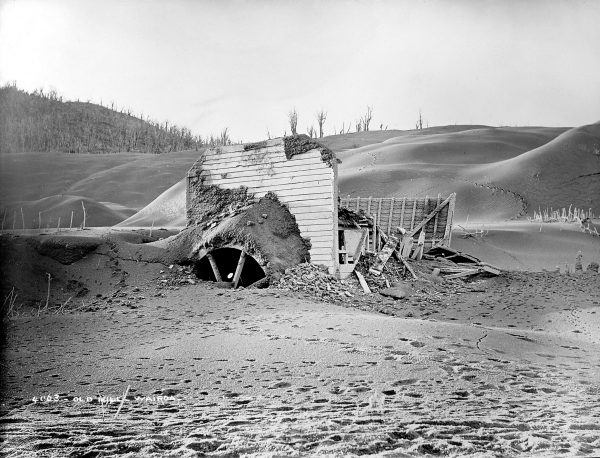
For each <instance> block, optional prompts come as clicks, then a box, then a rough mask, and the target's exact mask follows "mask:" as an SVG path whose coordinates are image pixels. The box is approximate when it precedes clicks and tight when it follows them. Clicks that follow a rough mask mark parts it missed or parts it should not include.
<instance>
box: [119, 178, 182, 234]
mask: <svg viewBox="0 0 600 458" xmlns="http://www.w3.org/2000/svg"><path fill="white" fill-rule="evenodd" d="M186 183H187V182H186V180H185V179H184V180H181V181H179V182H178V183H177V184H175V185H173V186H171V187H170V188H169V189H167V190H166V191H164V192H163V193H162V194H161V195H160V196H158V197H157V198H156V199H154V200H153V201H152V202H151V203H150V204H148V205H146V206H145V207H144V208H142V209H141V210H140V211H139V212H137V213H135V214H134V215H132V216H130V217H129V218H127V219H126V220H125V221H122V222H120V223H119V224H117V227H152V226H166V227H185V225H186V224H187V219H186V209H185V206H186V201H185V190H186Z"/></svg>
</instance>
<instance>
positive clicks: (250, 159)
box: [188, 138, 338, 274]
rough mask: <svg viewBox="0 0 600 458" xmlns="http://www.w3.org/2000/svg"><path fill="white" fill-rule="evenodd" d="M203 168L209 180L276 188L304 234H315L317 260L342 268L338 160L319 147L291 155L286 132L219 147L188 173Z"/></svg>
mask: <svg viewBox="0 0 600 458" xmlns="http://www.w3.org/2000/svg"><path fill="white" fill-rule="evenodd" d="M198 174H199V175H200V176H201V177H203V178H204V184H205V185H217V186H220V187H223V188H229V189H234V188H239V187H240V186H246V187H247V188H248V191H249V192H250V193H252V194H254V195H255V196H256V197H262V196H264V195H265V194H266V193H267V192H269V191H273V192H275V193H276V194H277V195H278V197H279V200H280V201H281V202H284V203H286V204H287V205H288V207H289V209H290V212H291V213H292V214H293V215H294V216H295V217H296V221H297V222H298V227H299V229H300V233H301V235H302V236H303V237H305V238H308V239H310V241H311V244H312V248H311V250H310V256H311V262H312V263H313V264H323V265H325V266H327V268H328V269H329V271H330V272H331V273H332V274H336V273H337V268H338V247H337V224H338V223H337V209H338V206H337V164H335V163H334V164H333V166H332V167H330V166H329V165H328V164H326V163H325V162H323V161H322V160H321V151H320V150H319V149H313V150H310V151H307V152H306V153H303V154H298V155H296V156H294V157H292V158H291V159H287V158H286V156H285V150H284V142H283V139H282V138H279V139H273V140H268V141H267V142H266V147H263V148H259V149H253V150H248V151H245V150H244V145H232V146H227V147H220V148H214V149H210V150H207V151H206V152H205V153H204V154H203V156H201V158H200V159H199V160H198V161H197V162H196V163H195V164H194V166H193V167H192V168H191V169H190V172H189V174H188V178H190V177H195V176H198Z"/></svg>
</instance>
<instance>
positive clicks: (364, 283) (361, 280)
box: [354, 270, 371, 293]
mask: <svg viewBox="0 0 600 458" xmlns="http://www.w3.org/2000/svg"><path fill="white" fill-rule="evenodd" d="M354 275H356V278H358V282H359V283H360V286H361V287H362V289H363V291H364V292H365V293H370V292H371V288H369V285H368V284H367V280H365V277H363V274H361V273H360V272H359V271H358V270H355V271H354Z"/></svg>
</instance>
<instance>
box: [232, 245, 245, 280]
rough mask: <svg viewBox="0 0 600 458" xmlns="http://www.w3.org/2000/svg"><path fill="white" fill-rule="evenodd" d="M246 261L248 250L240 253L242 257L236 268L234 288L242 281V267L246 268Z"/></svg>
mask: <svg viewBox="0 0 600 458" xmlns="http://www.w3.org/2000/svg"><path fill="white" fill-rule="evenodd" d="M245 262H246V252H245V251H242V253H241V254H240V259H239V261H238V263H237V267H236V268H235V274H234V275H233V289H236V288H237V287H238V283H239V282H240V277H241V276H242V269H243V268H244V263H245Z"/></svg>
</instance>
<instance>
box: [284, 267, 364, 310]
mask: <svg viewBox="0 0 600 458" xmlns="http://www.w3.org/2000/svg"><path fill="white" fill-rule="evenodd" d="M274 287H275V288H277V289H281V290H286V291H294V292H306V293H309V294H310V295H311V296H313V297H314V298H317V299H320V300H326V301H334V302H336V301H340V300H342V301H345V300H348V298H352V297H354V296H355V295H356V287H355V286H354V285H353V283H352V282H351V281H347V280H338V279H337V278H336V277H335V276H333V275H330V274H329V273H328V272H327V268H326V267H325V266H317V265H314V264H308V263H303V264H298V265H297V266H294V267H291V268H289V269H286V270H285V272H284V274H283V275H282V276H281V278H280V279H279V281H278V282H277V283H276V284H275V285H274Z"/></svg>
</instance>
